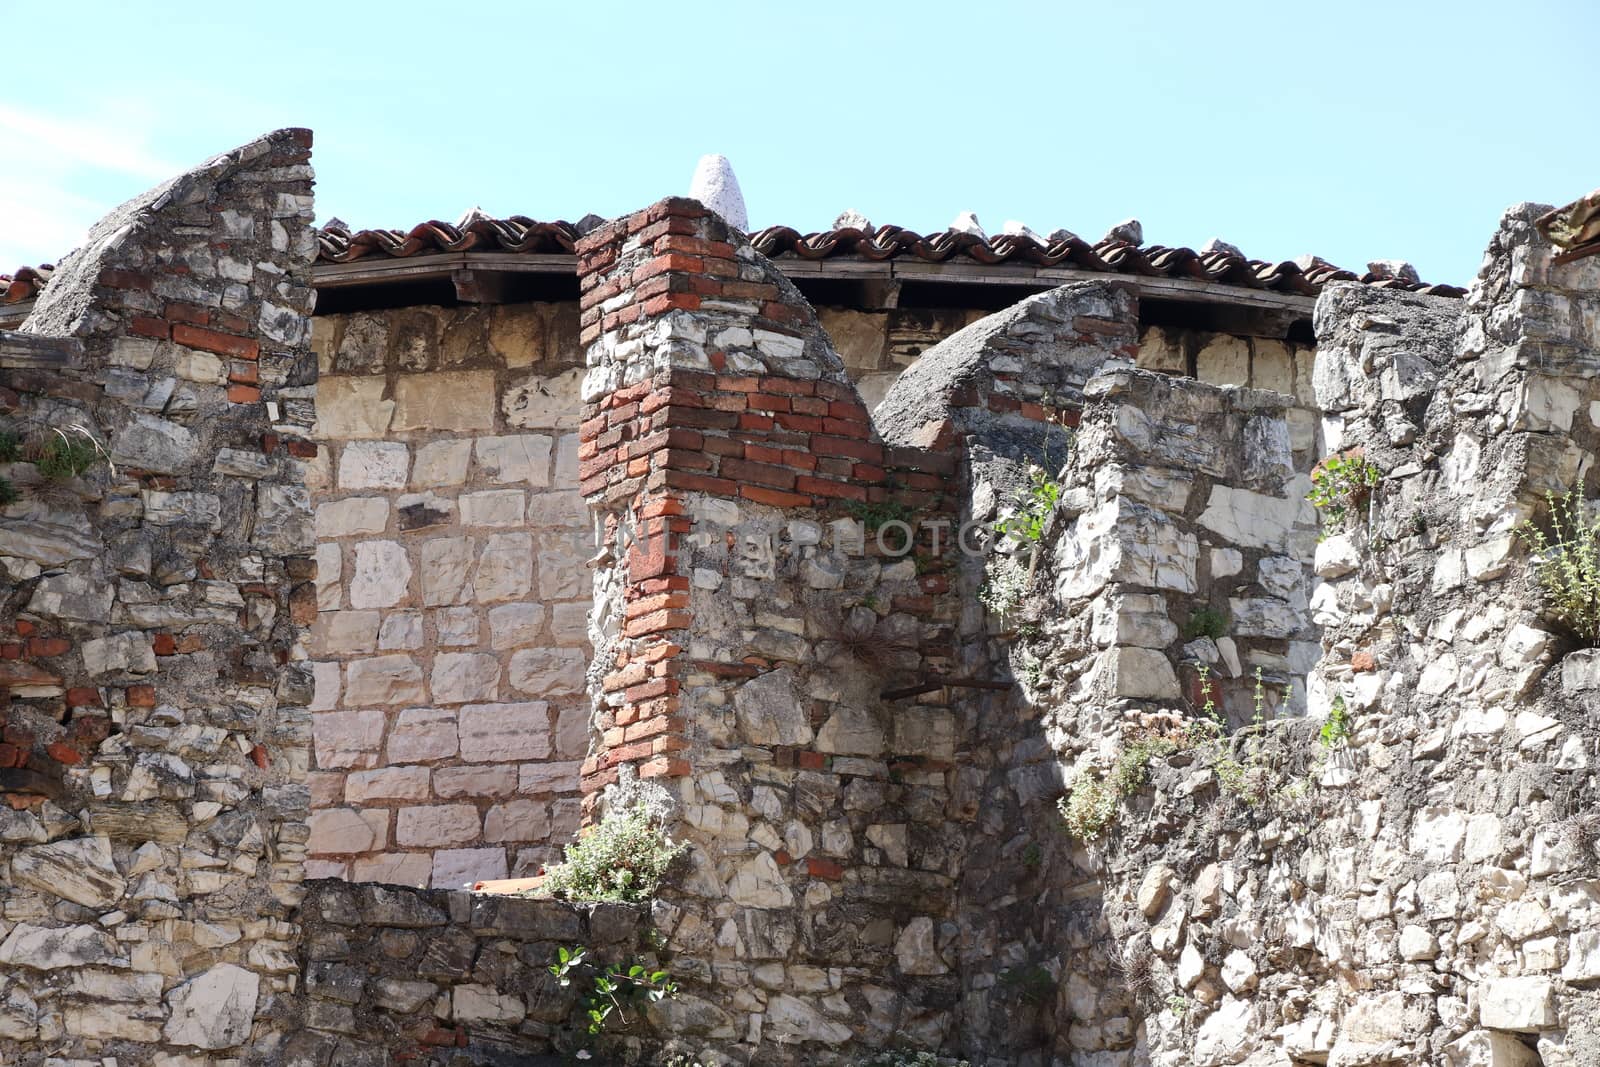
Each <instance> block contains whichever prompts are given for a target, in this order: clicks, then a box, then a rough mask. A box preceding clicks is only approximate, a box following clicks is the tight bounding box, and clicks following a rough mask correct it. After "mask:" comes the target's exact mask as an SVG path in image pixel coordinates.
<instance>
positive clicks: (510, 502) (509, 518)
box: [459, 489, 527, 526]
mask: <svg viewBox="0 0 1600 1067" xmlns="http://www.w3.org/2000/svg"><path fill="white" fill-rule="evenodd" d="M526 499H527V498H526V497H525V496H524V495H523V492H522V490H521V489H486V490H484V491H483V492H479V493H463V494H462V495H461V498H460V501H459V503H460V505H461V524H462V525H463V526H521V525H522V521H523V519H522V509H523V506H524V502H525V500H526Z"/></svg>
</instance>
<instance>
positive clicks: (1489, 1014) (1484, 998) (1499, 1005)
mask: <svg viewBox="0 0 1600 1067" xmlns="http://www.w3.org/2000/svg"><path fill="white" fill-rule="evenodd" d="M1478 1004H1479V1008H1478V1017H1479V1019H1480V1020H1481V1021H1482V1023H1483V1025H1484V1026H1487V1027H1489V1028H1490V1029H1492V1030H1516V1031H1521V1032H1523V1033H1535V1032H1537V1031H1539V1030H1548V1029H1550V1028H1552V1027H1554V1026H1556V1025H1558V1021H1557V1019H1558V1016H1557V1013H1556V1000H1555V985H1554V983H1553V982H1552V981H1551V979H1549V978H1545V977H1542V976H1531V975H1530V976H1523V977H1515V978H1490V979H1488V980H1486V981H1484V982H1482V983H1480V984H1479V986H1478Z"/></svg>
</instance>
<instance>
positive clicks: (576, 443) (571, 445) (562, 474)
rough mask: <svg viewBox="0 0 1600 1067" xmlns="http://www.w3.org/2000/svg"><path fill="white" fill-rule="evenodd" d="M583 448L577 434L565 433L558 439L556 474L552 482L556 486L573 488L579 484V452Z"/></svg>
mask: <svg viewBox="0 0 1600 1067" xmlns="http://www.w3.org/2000/svg"><path fill="white" fill-rule="evenodd" d="M582 447H583V442H582V440H581V439H580V438H579V436H578V435H577V434H575V433H564V434H562V435H561V436H560V437H558V438H556V474H555V478H554V480H553V481H552V482H551V484H552V485H555V486H573V485H577V484H578V467H579V464H580V460H579V458H578V451H579V450H580V449H581V448H582Z"/></svg>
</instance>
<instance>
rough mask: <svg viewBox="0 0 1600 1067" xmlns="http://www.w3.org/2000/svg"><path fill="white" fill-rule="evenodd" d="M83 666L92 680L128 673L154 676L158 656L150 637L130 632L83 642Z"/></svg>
mask: <svg viewBox="0 0 1600 1067" xmlns="http://www.w3.org/2000/svg"><path fill="white" fill-rule="evenodd" d="M82 652H83V667H84V670H86V671H88V672H89V674H90V675H91V676H92V677H96V678H98V677H100V676H101V675H106V674H115V673H119V672H124V671H125V672H127V673H129V674H154V673H155V670H156V653H155V649H154V647H153V646H152V645H151V643H150V636H149V635H148V634H144V633H138V632H128V633H120V634H112V635H111V636H110V637H98V638H95V639H93V640H90V641H85V642H84V643H83V648H82Z"/></svg>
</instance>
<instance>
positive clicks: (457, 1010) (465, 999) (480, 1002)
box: [450, 984, 528, 1025]
mask: <svg viewBox="0 0 1600 1067" xmlns="http://www.w3.org/2000/svg"><path fill="white" fill-rule="evenodd" d="M450 1014H451V1016H452V1017H453V1018H454V1019H455V1021H456V1022H458V1023H503V1024H507V1025H515V1024H516V1023H520V1022H521V1021H522V1020H523V1019H524V1018H526V1017H527V1014H528V1009H527V1006H526V1005H524V1004H523V1002H522V998H521V997H519V996H517V995H516V994H514V993H502V992H500V991H499V990H497V989H495V988H494V987H493V986H487V985H476V984H467V985H458V986H456V987H455V988H454V989H452V990H451V991H450Z"/></svg>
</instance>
